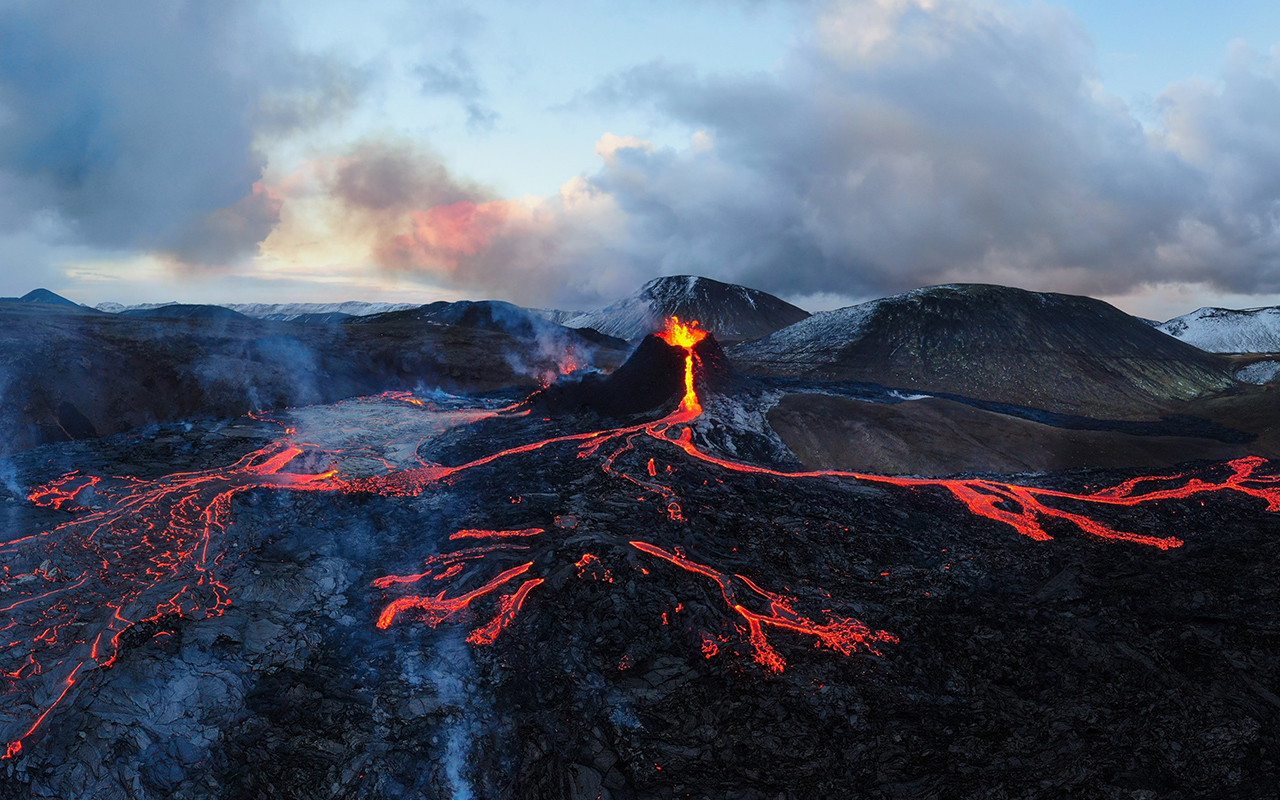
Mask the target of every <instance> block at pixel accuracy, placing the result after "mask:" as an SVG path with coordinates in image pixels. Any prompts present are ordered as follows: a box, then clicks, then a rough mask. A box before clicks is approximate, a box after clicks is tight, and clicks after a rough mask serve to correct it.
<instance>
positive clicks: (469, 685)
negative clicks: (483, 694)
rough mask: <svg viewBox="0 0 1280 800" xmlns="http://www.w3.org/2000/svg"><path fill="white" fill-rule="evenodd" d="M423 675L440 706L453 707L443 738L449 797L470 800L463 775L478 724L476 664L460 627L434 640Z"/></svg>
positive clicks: (469, 789) (472, 794)
mask: <svg viewBox="0 0 1280 800" xmlns="http://www.w3.org/2000/svg"><path fill="white" fill-rule="evenodd" d="M427 678H428V679H429V680H430V681H431V684H432V686H434V687H435V690H436V696H437V697H438V699H439V700H440V703H441V705H443V706H446V707H453V708H454V709H455V711H454V713H453V715H452V719H451V721H450V723H449V728H448V731H447V733H446V739H445V752H444V775H445V778H446V780H448V782H449V788H450V789H451V790H452V792H453V800H474V798H475V792H474V791H473V790H472V788H471V781H470V780H469V779H468V777H467V774H466V773H467V761H468V760H469V759H470V758H471V744H472V741H473V739H474V738H475V734H476V728H477V727H478V726H479V724H480V715H479V714H478V713H477V708H476V705H477V702H478V701H479V700H480V698H479V697H478V696H477V693H476V689H475V685H476V666H475V662H474V661H473V660H472V658H471V648H470V647H469V646H468V645H467V643H466V642H465V641H464V640H463V638H462V634H461V631H460V630H457V629H455V630H454V631H453V632H451V633H449V634H446V635H444V636H441V637H440V638H439V639H438V640H437V641H436V642H435V657H434V658H433V659H432V661H431V664H430V666H429V667H428V670H427Z"/></svg>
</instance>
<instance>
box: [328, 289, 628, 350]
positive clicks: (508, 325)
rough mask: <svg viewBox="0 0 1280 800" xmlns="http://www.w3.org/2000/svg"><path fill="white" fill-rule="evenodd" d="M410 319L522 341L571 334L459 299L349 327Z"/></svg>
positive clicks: (538, 317) (532, 314)
mask: <svg viewBox="0 0 1280 800" xmlns="http://www.w3.org/2000/svg"><path fill="white" fill-rule="evenodd" d="M410 320H417V321H422V322H431V323H435V324H437V325H456V326H459V327H463V328H481V329H484V330H492V331H501V332H503V333H506V334H509V335H511V336H516V337H519V338H521V339H537V338H548V337H550V338H557V337H562V336H563V335H564V334H566V333H570V329H569V328H567V327H566V326H564V325H559V324H557V323H555V322H551V321H549V320H548V319H547V318H546V317H545V316H543V314H542V313H541V312H540V311H537V310H534V309H528V308H522V307H521V306H517V305H514V304H513V303H506V302H503V301H501V300H459V301H457V302H454V303H447V302H444V301H439V302H435V303H428V304H427V305H425V306H418V307H416V308H406V309H404V310H402V311H388V312H386V313H383V314H370V315H368V316H363V317H356V318H353V319H351V320H348V324H351V325H370V324H379V323H393V322H394V323H402V322H406V321H410ZM572 333H573V335H574V336H576V337H577V338H578V339H579V340H586V341H588V342H592V343H595V344H607V345H609V346H610V347H620V346H622V345H623V344H624V342H623V341H622V340H621V339H618V338H615V337H612V336H606V335H603V334H601V333H599V332H598V331H595V330H592V329H590V328H577V329H574V330H572Z"/></svg>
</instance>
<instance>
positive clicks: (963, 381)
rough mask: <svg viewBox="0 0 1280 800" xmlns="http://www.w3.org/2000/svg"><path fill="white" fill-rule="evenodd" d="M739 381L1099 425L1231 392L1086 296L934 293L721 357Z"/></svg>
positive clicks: (799, 328)
mask: <svg viewBox="0 0 1280 800" xmlns="http://www.w3.org/2000/svg"><path fill="white" fill-rule="evenodd" d="M729 356H730V358H731V359H732V360H733V362H734V364H735V365H736V366H737V367H738V368H739V369H741V370H742V371H744V372H746V373H749V374H761V375H776V376H790V377H803V378H809V379H815V380H823V381H860V382H867V383H876V384H881V385H884V386H891V387H897V388H901V389H907V390H914V391H920V392H938V393H948V394H954V395H961V396H964V397H969V398H978V399H982V400H990V401H995V402H1001V403H1009V404H1014V405H1019V406H1029V407H1033V408H1040V409H1045V410H1048V411H1054V412H1061V413H1070V414H1082V415H1086V416H1099V417H1103V418H1117V417H1118V418H1126V417H1143V416H1149V415H1153V414H1154V415H1159V414H1162V413H1167V412H1168V411H1169V410H1170V409H1171V408H1172V407H1174V406H1175V405H1176V404H1178V403H1180V402H1183V401H1187V400H1192V399H1195V398H1198V397H1203V396H1206V395H1210V394H1213V393H1217V392H1221V391H1223V390H1226V389H1229V388H1231V387H1232V386H1234V385H1235V381H1234V379H1233V378H1232V377H1231V374H1230V372H1229V364H1228V362H1226V361H1225V360H1224V359H1222V358H1220V357H1218V356H1215V355H1212V354H1209V353H1206V352H1204V351H1202V350H1199V349H1197V348H1195V347H1192V346H1190V345H1188V344H1185V343H1183V342H1180V341H1178V340H1176V339H1174V338H1173V337H1170V336H1167V335H1165V334H1164V333H1162V332H1160V331H1158V330H1155V329H1154V328H1152V327H1151V326H1149V325H1147V324H1145V323H1144V322H1142V321H1141V320H1139V319H1137V318H1135V317H1131V316H1129V315H1128V314H1125V313H1124V312H1122V311H1120V310H1118V309H1116V308H1114V307H1112V306H1110V305H1108V304H1106V303H1104V302H1102V301H1100V300H1095V299H1093V298H1089V297H1077V296H1073V295H1064V294H1049V293H1037V292H1028V291H1023V290H1021V289H1012V288H1009V287H1003V286H988V285H983V284H964V285H951V286H935V287H930V288H926V289H919V290H916V291H912V292H907V293H905V294H900V295H895V296H893V297H889V298H885V299H883V300H874V301H871V302H869V303H863V304H861V305H857V306H851V307H849V308H843V309H840V310H837V311H828V312H824V313H821V314H817V315H814V316H813V317H810V318H808V319H806V320H803V321H802V322H798V323H796V324H795V325H792V326H790V327H787V328H784V329H782V330H781V331H778V332H777V333H774V334H772V335H771V336H769V337H767V338H765V339H761V340H759V341H756V342H751V343H745V344H740V345H738V346H736V347H733V348H732V349H731V350H730V351H729Z"/></svg>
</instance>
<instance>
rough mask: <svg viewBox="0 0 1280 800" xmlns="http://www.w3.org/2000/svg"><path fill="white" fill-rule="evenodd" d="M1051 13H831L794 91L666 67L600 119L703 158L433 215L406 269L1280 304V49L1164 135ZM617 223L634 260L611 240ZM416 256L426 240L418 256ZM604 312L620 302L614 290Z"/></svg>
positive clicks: (621, 91) (614, 89) (476, 277)
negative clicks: (1145, 294)
mask: <svg viewBox="0 0 1280 800" xmlns="http://www.w3.org/2000/svg"><path fill="white" fill-rule="evenodd" d="M1092 58H1093V54H1092V50H1091V47H1090V45H1089V42H1088V39H1087V36H1086V33H1085V32H1084V31H1083V30H1081V29H1080V28H1079V26H1078V24H1077V23H1076V22H1075V20H1074V19H1073V18H1072V17H1070V16H1069V15H1067V14H1065V13H1063V12H1061V11H1058V10H1055V9H1053V8H1052V7H1048V6H1043V5H1036V6H1022V5H1012V4H1004V3H998V2H972V1H971V0H865V1H859V2H837V3H833V4H830V5H828V6H826V7H825V8H824V9H823V11H822V13H821V14H820V16H819V17H818V19H817V21H816V23H815V25H814V27H813V29H812V31H811V33H810V35H809V36H808V37H806V39H805V40H804V41H803V42H801V43H800V44H799V45H798V46H797V47H796V48H795V50H794V52H793V53H792V57H791V58H790V60H789V61H788V63H787V64H786V65H785V66H783V67H782V68H781V69H779V70H778V71H777V72H775V73H767V74H757V75H698V74H695V73H693V72H691V71H690V70H688V69H685V68H682V67H680V66H677V65H671V64H665V63H662V62H655V63H651V64H648V65H644V66H640V67H637V68H634V69H632V70H629V71H627V72H625V73H623V74H619V75H616V76H614V77H613V78H612V79H610V80H609V81H607V82H606V83H605V84H603V85H601V86H599V87H597V88H596V89H595V90H594V91H592V92H591V93H590V94H589V95H588V96H586V97H585V98H583V99H582V100H581V101H580V102H592V103H603V104H610V105H613V106H617V107H620V108H622V107H635V106H637V105H643V106H645V107H648V108H649V109H651V111H652V113H653V114H655V115H657V116H659V117H661V118H664V119H667V120H674V121H678V122H680V123H683V124H685V125H687V126H688V127H689V128H692V129H695V130H697V131H698V133H697V134H695V136H694V138H693V139H692V141H691V142H690V144H689V146H688V147H686V148H682V149H672V148H654V147H653V146H651V145H649V144H648V143H647V142H642V141H640V140H638V139H635V138H634V137H622V136H616V135H612V134H606V135H605V137H604V138H602V139H601V142H600V145H599V146H598V148H597V152H598V153H600V155H601V156H602V158H603V165H602V167H601V169H600V170H599V171H598V172H596V173H594V174H592V175H589V176H583V177H581V178H579V179H578V180H577V181H576V182H574V183H572V184H571V185H570V188H569V190H568V191H570V192H571V193H572V194H573V195H574V196H575V197H581V198H590V200H589V203H590V205H591V207H592V208H593V213H592V214H587V215H583V214H580V213H578V212H579V209H578V208H577V207H575V205H574V204H573V203H570V202H565V198H564V196H563V194H564V193H563V192H562V197H561V198H549V199H548V202H546V203H544V204H542V205H541V206H540V207H539V208H538V210H537V211H536V212H534V213H532V214H524V215H521V214H514V213H512V212H511V211H510V206H509V204H499V205H488V206H475V207H471V206H467V207H465V208H462V207H455V208H436V209H426V210H423V211H420V212H418V213H416V214H415V215H414V227H413V230H412V231H411V232H409V233H407V234H404V235H403V236H402V237H401V239H400V240H397V242H396V243H395V244H394V245H393V248H394V249H396V251H397V257H396V258H395V259H394V262H395V264H396V266H397V268H399V269H404V270H412V269H422V270H427V271H432V270H438V269H439V263H440V260H439V255H440V251H441V248H442V247H443V248H445V249H449V250H450V252H451V258H450V260H449V266H448V268H447V273H448V276H449V279H450V280H451V281H455V282H459V283H461V284H463V285H466V286H469V287H471V288H474V289H476V290H478V291H487V292H506V293H507V294H508V295H511V294H513V293H515V292H517V291H523V290H519V289H518V288H517V287H529V286H530V285H531V283H530V282H531V281H532V282H535V283H536V285H537V286H539V287H540V288H543V289H545V291H543V292H542V293H541V294H540V295H538V296H537V297H536V298H535V299H536V300H539V301H543V302H554V301H557V300H560V301H563V300H565V299H569V300H578V301H588V300H604V299H607V296H606V295H603V294H600V295H599V296H598V297H591V296H590V295H591V290H592V285H591V284H590V283H584V282H583V280H582V276H583V275H587V274H592V273H593V271H594V272H597V273H606V274H608V275H610V276H612V277H613V279H612V280H611V281H608V282H605V283H607V284H623V283H626V284H630V285H635V284H638V283H639V282H641V281H642V280H644V279H647V278H649V277H652V276H654V275H659V274H673V273H685V272H693V273H700V274H705V275H711V276H714V277H718V278H721V279H725V280H732V281H738V282H742V283H746V284H749V285H752V286H757V287H760V288H762V289H765V290H769V291H773V292H778V293H782V294H786V295H792V296H794V295H805V294H821V293H827V294H833V293H834V294H837V295H844V296H849V297H857V296H866V295H871V294H882V293H886V292H892V291H898V290H901V289H906V288H911V287H914V286H920V285H925V284H932V283H940V282H948V281H992V282H1000V283H1012V284H1017V285H1026V286H1032V287H1035V288H1044V289H1057V290H1062V291H1071V292H1081V293H1089V294H1104V295H1105V294H1118V293H1124V292H1129V291H1133V290H1134V289H1135V288H1139V287H1142V286H1145V285H1153V284H1162V283H1177V282H1187V283H1202V284H1207V285H1210V286H1213V287H1216V288H1218V289H1221V290H1223V291H1230V292H1235V293H1245V294H1248V293H1274V292H1277V291H1280V199H1278V198H1280V50H1277V51H1275V52H1273V53H1272V54H1271V55H1270V57H1267V58H1263V57H1258V56H1256V55H1254V54H1252V53H1250V52H1248V51H1247V50H1244V49H1239V50H1237V51H1235V52H1233V53H1232V54H1231V57H1230V58H1229V59H1228V63H1227V65H1226V68H1225V71H1224V74H1223V76H1222V80H1221V82H1220V83H1218V84H1208V83H1204V82H1199V81H1193V82H1189V83H1182V84H1175V85H1172V86H1170V87H1169V88H1168V90H1167V91H1166V92H1165V93H1164V94H1163V95H1162V96H1161V97H1160V98H1159V100H1158V106H1157V108H1158V111H1159V114H1160V122H1161V125H1160V127H1158V128H1155V129H1147V128H1144V126H1143V125H1142V124H1140V123H1139V122H1138V121H1137V120H1136V119H1135V118H1134V116H1133V114H1131V113H1130V110H1129V109H1128V108H1127V106H1126V105H1125V104H1124V103H1123V102H1122V101H1120V100H1119V99H1117V98H1115V97H1113V96H1110V95H1108V94H1107V93H1106V92H1105V91H1103V90H1102V88H1101V86H1100V84H1099V83H1098V80H1097V76H1096V73H1095V72H1094V69H1093V66H1092V64H1093V61H1092ZM602 218H605V219H607V220H608V221H609V224H610V225H611V226H612V229H613V230H614V231H615V233H616V234H617V236H616V238H612V239H609V240H607V241H601V240H600V237H599V236H598V229H597V228H596V226H597V225H599V224H600V222H601V219H602ZM406 237H407V238H406ZM601 288H603V287H601Z"/></svg>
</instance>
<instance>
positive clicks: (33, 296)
mask: <svg viewBox="0 0 1280 800" xmlns="http://www.w3.org/2000/svg"><path fill="white" fill-rule="evenodd" d="M18 300H19V301H20V302H23V303H43V304H44V305H47V306H71V307H72V308H80V304H79V303H74V302H72V301H70V300H68V299H67V298H65V297H63V296H62V295H60V294H54V293H53V292H51V291H49V290H48V289H32V290H31V291H29V292H27V293H26V294H24V295H23V296H22V297H19V298H18Z"/></svg>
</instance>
